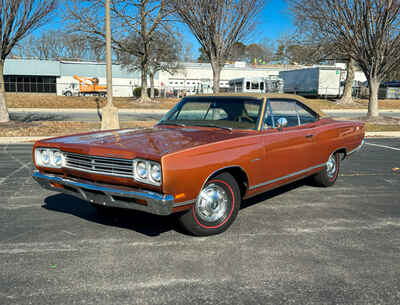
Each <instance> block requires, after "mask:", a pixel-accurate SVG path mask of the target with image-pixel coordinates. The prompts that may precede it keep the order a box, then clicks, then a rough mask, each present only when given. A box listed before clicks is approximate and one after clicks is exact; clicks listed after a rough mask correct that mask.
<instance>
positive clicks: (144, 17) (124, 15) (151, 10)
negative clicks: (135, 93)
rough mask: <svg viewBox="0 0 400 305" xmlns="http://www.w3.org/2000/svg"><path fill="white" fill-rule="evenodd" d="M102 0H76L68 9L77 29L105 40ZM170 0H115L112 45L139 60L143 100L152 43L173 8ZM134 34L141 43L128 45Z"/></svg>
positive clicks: (146, 96)
mask: <svg viewBox="0 0 400 305" xmlns="http://www.w3.org/2000/svg"><path fill="white" fill-rule="evenodd" d="M101 2H102V1H99V0H87V1H85V5H82V1H79V0H74V1H73V2H72V4H71V5H72V6H71V7H70V9H69V14H70V17H71V18H70V20H71V21H72V23H73V25H72V28H73V29H74V30H75V31H79V32H82V33H86V34H87V35H88V36H90V37H92V39H93V40H98V41H100V40H104V39H105V32H104V30H103V29H104V23H103V20H104V17H103V16H102V15H101V14H100V15H99V13H98V12H99V9H98V7H99V5H102V3H101ZM166 3H167V0H159V1H156V0H112V1H111V13H112V23H113V39H112V42H113V47H114V49H116V50H118V51H119V52H127V53H130V54H132V55H134V56H135V57H137V58H138V60H139V65H140V70H141V78H142V97H141V101H142V102H148V101H149V100H150V99H149V96H148V94H147V75H148V69H149V60H150V45H151V42H152V40H153V36H154V35H155V33H156V31H159V30H160V29H162V28H163V26H164V25H165V24H166V22H167V17H168V15H170V13H171V11H170V10H169V8H167V5H166ZM132 36H135V37H137V38H139V39H140V43H139V44H137V45H135V46H132V45H130V47H129V49H125V50H124V47H125V46H126V44H124V42H126V40H127V39H128V38H129V37H132Z"/></svg>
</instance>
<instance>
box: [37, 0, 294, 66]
mask: <svg viewBox="0 0 400 305" xmlns="http://www.w3.org/2000/svg"><path fill="white" fill-rule="evenodd" d="M265 2H266V5H265V8H264V10H263V11H262V12H261V14H260V16H259V21H258V27H257V29H256V30H255V32H254V33H253V34H252V35H251V36H250V38H249V39H248V41H245V42H244V43H246V44H248V43H253V42H255V43H257V42H262V41H263V40H265V39H266V40H269V41H271V42H274V41H276V39H279V38H281V37H282V36H284V35H285V34H288V33H290V32H292V31H293V23H292V18H291V17H290V15H289V12H288V8H287V5H286V1H284V0H266V1H265ZM52 21H53V22H50V24H49V25H47V26H45V27H43V28H42V29H40V30H39V31H37V32H36V33H35V34H38V33H40V32H41V31H46V30H47V29H50V28H57V27H59V26H60V24H59V21H60V19H59V18H54V19H53V20H52ZM179 29H180V30H181V31H182V34H183V35H184V38H185V41H187V42H189V43H190V44H191V45H192V46H193V48H192V55H193V56H194V57H195V58H197V56H198V54H199V52H198V49H199V47H200V45H199V44H198V42H197V40H196V38H194V36H193V35H192V33H191V32H190V31H189V30H188V29H187V28H186V26H179Z"/></svg>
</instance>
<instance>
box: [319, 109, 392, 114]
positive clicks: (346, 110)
mask: <svg viewBox="0 0 400 305" xmlns="http://www.w3.org/2000/svg"><path fill="white" fill-rule="evenodd" d="M321 111H323V112H325V113H367V112H368V110H367V109H321ZM379 111H381V112H393V113H400V109H379Z"/></svg>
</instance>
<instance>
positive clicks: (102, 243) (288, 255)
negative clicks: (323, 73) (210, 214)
mask: <svg viewBox="0 0 400 305" xmlns="http://www.w3.org/2000/svg"><path fill="white" fill-rule="evenodd" d="M367 143H368V144H367V145H366V146H365V147H364V148H363V149H362V150H361V151H360V152H359V153H358V154H356V155H354V156H353V157H352V158H351V159H348V160H345V161H344V162H343V163H342V170H341V175H340V177H339V180H338V181H337V183H336V184H335V186H333V187H331V188H328V189H322V188H316V187H313V186H311V185H309V184H308V182H307V181H301V182H297V183H295V184H292V185H289V186H287V187H284V188H281V189H278V190H275V191H272V192H269V193H266V194H264V195H262V196H259V197H257V198H254V199H251V200H248V201H245V202H244V204H243V206H242V210H241V212H240V214H239V217H238V218H237V220H236V222H235V223H234V224H233V226H232V227H231V229H230V230H229V231H227V232H226V233H224V234H222V235H218V236H214V237H207V238H196V237H192V236H188V235H186V234H185V233H184V232H182V231H181V230H180V229H179V227H178V226H177V225H176V223H175V220H174V218H173V217H158V216H152V215H147V214H143V213H135V212H132V213H131V212H116V213H113V215H110V216H109V217H104V216H99V215H98V214H96V212H95V210H94V209H93V208H92V207H91V206H90V205H89V204H88V203H86V202H84V201H81V200H78V199H74V198H73V197H69V196H66V195H59V194H56V193H52V192H48V191H45V190H42V189H41V188H39V186H38V185H36V184H35V182H34V181H33V180H32V179H31V173H32V170H33V166H32V160H31V159H32V157H31V145H10V146H5V145H3V146H0V198H1V199H0V304H58V305H59V304H100V305H101V304H163V305H166V304H191V305H194V304H360V305H361V304H362V305H366V304H371V305H372V304H373V305H377V304H399V303H400V171H398V170H396V168H400V139H368V140H367Z"/></svg>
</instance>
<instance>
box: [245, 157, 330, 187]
mask: <svg viewBox="0 0 400 305" xmlns="http://www.w3.org/2000/svg"><path fill="white" fill-rule="evenodd" d="M324 166H326V163H322V164H319V165H316V166H312V167H309V168H306V169H303V170H301V171H298V172H295V173H292V174H289V175H286V176H283V177H279V178H276V179H273V180H269V181H266V182H263V183H260V184H257V185H253V186H251V187H250V188H249V190H254V189H256V188H259V187H262V186H266V185H269V184H272V183H275V182H279V181H281V180H285V179H288V178H291V177H294V176H297V175H301V174H304V173H306V172H309V171H311V170H313V169H317V168H320V167H324Z"/></svg>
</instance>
